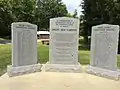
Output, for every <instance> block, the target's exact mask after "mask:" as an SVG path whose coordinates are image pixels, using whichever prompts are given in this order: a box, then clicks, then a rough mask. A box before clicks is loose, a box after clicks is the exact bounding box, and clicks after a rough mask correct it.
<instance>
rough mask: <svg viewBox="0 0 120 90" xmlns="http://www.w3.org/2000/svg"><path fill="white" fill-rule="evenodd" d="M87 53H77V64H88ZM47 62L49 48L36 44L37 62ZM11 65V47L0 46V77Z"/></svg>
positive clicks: (119, 63) (81, 51) (119, 60)
mask: <svg viewBox="0 0 120 90" xmlns="http://www.w3.org/2000/svg"><path fill="white" fill-rule="evenodd" d="M89 53H90V52H89V51H87V50H80V51H79V62H80V63H81V64H82V65H87V64H89V62H90V57H89ZM48 60H49V46H46V45H41V44H40V43H38V62H40V63H42V64H43V63H46V62H47V61H48ZM9 64H11V45H10V44H9V45H0V75H2V74H4V73H5V72H6V68H7V65H9ZM117 65H118V67H119V68H120V55H118V61H117Z"/></svg>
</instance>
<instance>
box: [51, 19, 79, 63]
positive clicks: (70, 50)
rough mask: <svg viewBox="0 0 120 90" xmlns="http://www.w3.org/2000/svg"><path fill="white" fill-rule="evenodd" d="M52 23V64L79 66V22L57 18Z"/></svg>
mask: <svg viewBox="0 0 120 90" xmlns="http://www.w3.org/2000/svg"><path fill="white" fill-rule="evenodd" d="M50 23H51V25H50V53H49V56H50V63H52V64H72V65H75V64H78V38H79V20H77V19H73V18H56V19H51V20H50Z"/></svg>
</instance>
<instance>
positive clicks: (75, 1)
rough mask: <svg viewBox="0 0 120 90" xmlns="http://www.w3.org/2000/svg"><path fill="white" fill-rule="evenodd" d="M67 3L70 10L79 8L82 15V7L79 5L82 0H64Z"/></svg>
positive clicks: (71, 11)
mask: <svg viewBox="0 0 120 90" xmlns="http://www.w3.org/2000/svg"><path fill="white" fill-rule="evenodd" d="M62 1H63V2H64V3H65V4H66V5H67V9H68V12H70V13H73V12H74V10H75V9H77V11H78V14H79V15H80V14H81V13H80V11H81V8H80V7H79V5H80V3H81V1H82V0H62Z"/></svg>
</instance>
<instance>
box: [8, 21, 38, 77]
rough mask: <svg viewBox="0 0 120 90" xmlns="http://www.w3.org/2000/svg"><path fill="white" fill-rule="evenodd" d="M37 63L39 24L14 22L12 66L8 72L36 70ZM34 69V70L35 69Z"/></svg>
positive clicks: (13, 73) (17, 72)
mask: <svg viewBox="0 0 120 90" xmlns="http://www.w3.org/2000/svg"><path fill="white" fill-rule="evenodd" d="M39 66H40V65H38V64H37V26H36V25H33V24H30V23H27V22H17V23H12V67H11V68H8V74H9V75H10V76H14V75H15V74H16V75H17V74H23V73H26V72H35V71H36V70H38V68H39ZM33 69H34V70H33Z"/></svg>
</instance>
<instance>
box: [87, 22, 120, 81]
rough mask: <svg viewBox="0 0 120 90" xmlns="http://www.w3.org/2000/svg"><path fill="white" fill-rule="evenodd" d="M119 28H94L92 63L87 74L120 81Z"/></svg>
mask: <svg viewBox="0 0 120 90" xmlns="http://www.w3.org/2000/svg"><path fill="white" fill-rule="evenodd" d="M118 37H119V26H118V25H109V24H103V25H98V26H94V27H93V28H92V38H91V61H90V65H89V66H88V68H87V72H88V73H91V74H95V75H98V76H103V77H107V78H110V79H115V80H118V79H119V75H120V73H119V72H118V71H117V50H118Z"/></svg>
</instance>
